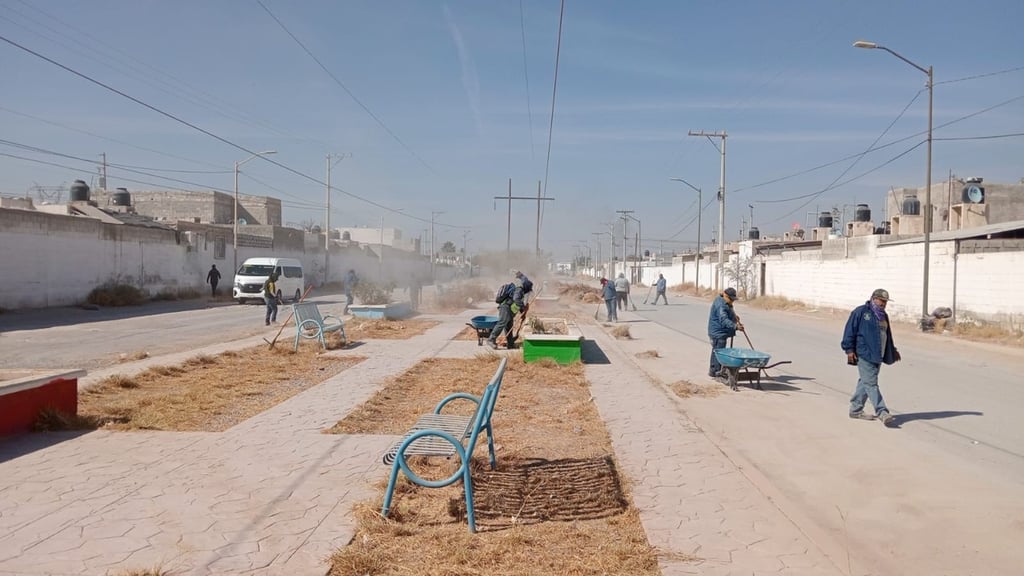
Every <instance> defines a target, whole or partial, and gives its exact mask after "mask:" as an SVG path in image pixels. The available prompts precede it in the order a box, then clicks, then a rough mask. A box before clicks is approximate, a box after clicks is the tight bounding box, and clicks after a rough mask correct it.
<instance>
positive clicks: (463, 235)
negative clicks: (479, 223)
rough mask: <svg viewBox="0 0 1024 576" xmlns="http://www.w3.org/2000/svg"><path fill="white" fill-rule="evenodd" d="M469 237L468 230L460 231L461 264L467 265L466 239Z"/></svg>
mask: <svg viewBox="0 0 1024 576" xmlns="http://www.w3.org/2000/svg"><path fill="white" fill-rule="evenodd" d="M467 236H469V230H463V231H462V263H463V264H468V263H469V252H467V251H466V237H467Z"/></svg>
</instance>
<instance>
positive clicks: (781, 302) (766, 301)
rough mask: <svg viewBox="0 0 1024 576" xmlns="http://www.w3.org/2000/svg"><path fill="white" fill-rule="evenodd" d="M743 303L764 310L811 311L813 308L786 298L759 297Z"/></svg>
mask: <svg viewBox="0 0 1024 576" xmlns="http://www.w3.org/2000/svg"><path fill="white" fill-rule="evenodd" d="M743 303H744V304H746V305H747V306H750V307H751V308H760V309H762V310H810V309H811V307H810V306H807V305H806V304H804V303H803V302H797V301H796V300H790V299H789V298H786V297H785V296H758V297H757V298H751V299H750V300H743Z"/></svg>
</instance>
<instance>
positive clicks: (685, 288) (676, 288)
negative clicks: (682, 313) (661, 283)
mask: <svg viewBox="0 0 1024 576" xmlns="http://www.w3.org/2000/svg"><path fill="white" fill-rule="evenodd" d="M668 291H669V292H677V293H679V294H687V295H689V296H697V297H699V298H713V297H715V296H718V291H716V290H714V289H712V288H705V287H701V289H700V292H698V293H695V292H694V284H693V282H685V283H683V284H675V285H673V286H669V287H668Z"/></svg>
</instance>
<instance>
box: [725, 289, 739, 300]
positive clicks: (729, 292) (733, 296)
mask: <svg viewBox="0 0 1024 576" xmlns="http://www.w3.org/2000/svg"><path fill="white" fill-rule="evenodd" d="M725 295H726V296H728V297H729V299H730V300H736V299H737V296H736V289H735V288H726V289H725Z"/></svg>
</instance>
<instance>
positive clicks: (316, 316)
mask: <svg viewBox="0 0 1024 576" xmlns="http://www.w3.org/2000/svg"><path fill="white" fill-rule="evenodd" d="M292 310H294V312H295V324H296V326H298V325H301V324H302V323H303V322H305V321H306V320H313V321H314V322H316V323H317V324H323V323H324V319H323V317H322V316H320V309H319V308H317V307H316V303H314V302H299V303H297V304H292Z"/></svg>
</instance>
